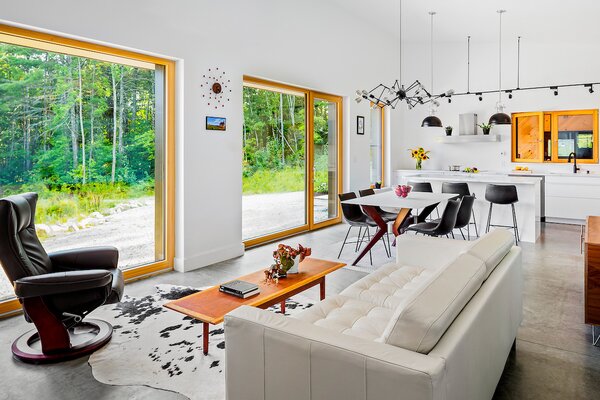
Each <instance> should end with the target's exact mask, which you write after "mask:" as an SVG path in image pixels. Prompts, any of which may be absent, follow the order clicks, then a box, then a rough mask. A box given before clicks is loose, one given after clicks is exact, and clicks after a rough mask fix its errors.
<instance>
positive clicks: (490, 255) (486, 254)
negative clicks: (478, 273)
mask: <svg viewBox="0 0 600 400" xmlns="http://www.w3.org/2000/svg"><path fill="white" fill-rule="evenodd" d="M514 243H515V242H514V236H513V234H512V233H511V232H510V231H509V230H508V229H495V230H493V231H491V232H490V233H488V234H486V235H485V236H482V237H481V238H480V239H478V240H476V241H475V242H473V245H472V246H471V247H470V248H469V249H468V250H467V253H469V254H471V255H472V256H474V257H477V258H479V259H480V260H482V261H483V262H484V263H485V269H486V272H485V276H484V278H483V280H486V279H487V278H488V277H489V276H490V274H491V273H492V271H493V270H494V268H496V267H497V266H498V264H500V261H502V259H503V258H504V257H505V256H506V255H507V254H508V252H509V251H510V249H511V248H512V247H513V245H514Z"/></svg>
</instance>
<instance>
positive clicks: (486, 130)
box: [477, 122, 492, 135]
mask: <svg viewBox="0 0 600 400" xmlns="http://www.w3.org/2000/svg"><path fill="white" fill-rule="evenodd" d="M477 126H478V127H480V128H481V130H482V131H483V134H484V135H489V134H490V129H492V125H490V124H486V123H485V122H483V123H481V124H478V125H477Z"/></svg>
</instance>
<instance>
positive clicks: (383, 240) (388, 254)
mask: <svg viewBox="0 0 600 400" xmlns="http://www.w3.org/2000/svg"><path fill="white" fill-rule="evenodd" d="M386 236H387V232H386V233H385V234H384V235H383V236H382V237H381V241H382V242H383V248H384V249H385V255H386V256H387V257H388V258H389V257H390V254H391V251H392V250H391V249H388V245H387V244H386V243H385V237H386ZM388 241H389V238H388Z"/></svg>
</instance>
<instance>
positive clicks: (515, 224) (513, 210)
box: [510, 204, 521, 243]
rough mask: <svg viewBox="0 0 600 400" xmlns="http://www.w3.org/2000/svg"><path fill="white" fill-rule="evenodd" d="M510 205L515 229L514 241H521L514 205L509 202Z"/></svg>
mask: <svg viewBox="0 0 600 400" xmlns="http://www.w3.org/2000/svg"><path fill="white" fill-rule="evenodd" d="M510 207H511V208H512V215H513V224H514V226H515V228H514V231H515V240H516V242H515V243H519V242H520V241H521V238H520V237H519V227H518V226H517V213H516V211H515V205H514V204H511V205H510Z"/></svg>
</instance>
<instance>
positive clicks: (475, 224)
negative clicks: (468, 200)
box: [469, 210, 479, 240]
mask: <svg viewBox="0 0 600 400" xmlns="http://www.w3.org/2000/svg"><path fill="white" fill-rule="evenodd" d="M471 212H472V213H473V226H475V236H477V237H479V230H477V220H476V219H475V210H473V211H471ZM469 240H471V238H469Z"/></svg>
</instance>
